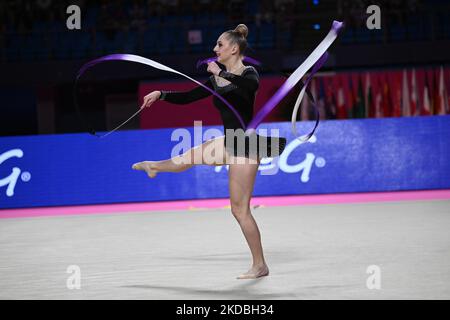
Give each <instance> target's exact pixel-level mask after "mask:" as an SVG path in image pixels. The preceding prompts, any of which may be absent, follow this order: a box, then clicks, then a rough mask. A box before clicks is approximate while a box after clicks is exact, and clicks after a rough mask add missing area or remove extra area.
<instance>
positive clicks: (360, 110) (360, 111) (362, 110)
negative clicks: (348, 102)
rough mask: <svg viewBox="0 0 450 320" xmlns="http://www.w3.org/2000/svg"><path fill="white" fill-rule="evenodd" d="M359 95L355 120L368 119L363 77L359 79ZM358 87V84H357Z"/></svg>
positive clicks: (357, 96)
mask: <svg viewBox="0 0 450 320" xmlns="http://www.w3.org/2000/svg"><path fill="white" fill-rule="evenodd" d="M357 83H358V94H357V95H356V103H355V108H354V117H355V118H365V117H366V106H365V105H364V92H363V86H362V83H361V77H358V81H357ZM355 85H356V83H355Z"/></svg>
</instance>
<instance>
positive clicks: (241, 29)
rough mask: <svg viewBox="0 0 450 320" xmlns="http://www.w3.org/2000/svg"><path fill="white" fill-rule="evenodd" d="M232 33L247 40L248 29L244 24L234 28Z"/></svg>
mask: <svg viewBox="0 0 450 320" xmlns="http://www.w3.org/2000/svg"><path fill="white" fill-rule="evenodd" d="M234 32H237V33H239V34H240V35H241V36H242V37H244V38H247V36H248V28H247V26H246V25H245V24H242V23H241V24H239V25H238V26H237V27H236V28H234Z"/></svg>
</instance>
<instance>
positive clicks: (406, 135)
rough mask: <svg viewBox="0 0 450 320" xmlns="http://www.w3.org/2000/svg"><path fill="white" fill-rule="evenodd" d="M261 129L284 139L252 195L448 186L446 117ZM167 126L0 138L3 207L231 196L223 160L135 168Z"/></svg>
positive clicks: (162, 149) (160, 144) (157, 146)
mask: <svg viewBox="0 0 450 320" xmlns="http://www.w3.org/2000/svg"><path fill="white" fill-rule="evenodd" d="M312 125H313V123H312V122H302V123H300V124H299V126H298V130H299V131H300V132H307V131H308V130H310V129H311V127H312ZM262 127H263V128H268V129H270V128H278V129H280V133H281V135H282V136H285V137H287V138H288V142H289V143H288V146H287V147H286V149H285V151H284V152H283V154H282V155H281V157H280V158H279V159H275V161H274V160H272V161H271V162H270V163H265V164H261V166H260V168H259V172H258V176H257V179H256V185H255V190H254V196H266V195H292V194H322V193H345V192H369V191H394V190H419V189H448V188H450V161H449V160H450V157H449V156H450V116H430V117H412V118H386V119H363V120H339V121H335V120H329V121H322V122H321V123H320V124H319V127H318V129H317V131H316V134H315V135H314V136H313V138H312V139H311V140H310V141H309V142H307V143H304V144H301V143H299V142H298V140H295V139H294V137H293V135H292V134H291V131H290V123H271V124H267V125H264V126H262ZM211 128H214V127H204V128H203V131H205V130H206V129H211ZM215 128H221V127H215ZM196 130H198V128H197V129H196ZM172 132H173V129H163V130H141V131H123V132H116V133H114V134H112V135H110V136H109V137H107V138H105V139H98V138H96V137H94V136H91V135H88V134H64V135H41V136H23V137H2V138H0V208H2V209H5V208H19V207H39V206H61V205H82V204H100V203H120V202H140V201H161V200H181V199H200V198H225V197H228V195H229V194H228V176H227V167H226V166H223V167H213V166H196V167H194V168H192V169H190V170H188V171H185V172H182V173H177V174H175V173H160V174H158V176H157V177H156V178H155V179H149V178H148V177H147V175H146V174H145V173H144V172H141V171H134V170H132V169H131V165H132V164H133V163H135V162H138V161H142V160H160V159H166V158H169V157H170V154H171V150H172V148H173V147H174V146H175V145H177V144H179V141H171V134H172ZM188 132H189V133H191V134H192V135H193V132H194V128H189V130H188ZM193 136H194V135H193ZM197 138H198V136H197ZM198 143H199V141H196V142H194V144H195V145H197V144H198ZM267 160H270V159H267Z"/></svg>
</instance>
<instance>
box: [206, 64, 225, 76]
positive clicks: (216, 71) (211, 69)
mask: <svg viewBox="0 0 450 320" xmlns="http://www.w3.org/2000/svg"><path fill="white" fill-rule="evenodd" d="M207 71H208V72H211V73H212V74H214V75H216V76H218V75H219V73H220V71H222V69H220V67H219V66H218V65H217V63H215V62H210V63H208V69H207Z"/></svg>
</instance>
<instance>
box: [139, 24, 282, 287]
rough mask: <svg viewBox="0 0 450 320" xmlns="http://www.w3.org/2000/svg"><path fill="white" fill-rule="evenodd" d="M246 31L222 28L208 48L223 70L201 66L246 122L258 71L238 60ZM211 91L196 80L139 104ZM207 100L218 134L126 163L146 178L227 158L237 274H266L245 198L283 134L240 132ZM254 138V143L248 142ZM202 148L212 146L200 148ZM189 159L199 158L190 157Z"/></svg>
mask: <svg viewBox="0 0 450 320" xmlns="http://www.w3.org/2000/svg"><path fill="white" fill-rule="evenodd" d="M247 35H248V28H247V26H246V25H244V24H239V25H238V26H237V27H236V28H235V29H234V30H228V31H226V32H224V33H222V34H221V35H220V37H219V38H218V40H217V43H216V46H215V47H214V52H215V54H216V55H217V62H219V63H220V64H222V65H223V66H224V67H225V68H226V70H222V69H221V68H220V67H219V65H218V64H217V63H215V62H209V63H208V68H207V71H208V72H210V73H211V74H212V75H211V76H210V77H209V78H208V80H207V81H206V82H204V85H206V86H207V87H208V88H210V89H212V90H214V91H215V92H217V93H218V94H220V95H221V96H223V97H224V98H225V99H226V101H228V102H229V103H231V105H233V106H234V107H235V109H236V110H237V111H238V112H239V114H240V116H241V117H242V120H243V121H244V122H245V124H246V125H247V124H248V123H249V122H250V121H251V119H252V116H253V105H254V102H255V96H256V92H257V90H258V87H259V74H258V72H257V71H256V69H255V68H254V67H253V66H245V65H244V64H243V58H244V53H245V50H246V49H247V46H248V44H247ZM211 95H212V94H211V92H209V91H207V90H206V89H204V88H203V87H201V86H198V87H195V88H194V89H192V90H190V91H185V92H174V91H153V92H151V93H149V94H148V95H146V96H145V97H144V101H143V104H142V107H141V108H146V107H150V105H151V104H153V103H154V102H155V101H157V100H163V101H166V102H169V103H173V104H188V103H191V102H193V101H197V100H200V99H203V98H206V97H209V96H211ZM213 103H214V106H215V107H216V108H217V109H218V110H219V112H220V115H221V118H222V121H223V126H224V132H225V133H226V134H225V135H224V136H221V137H218V138H214V139H210V140H207V141H206V142H204V143H203V144H201V145H199V146H196V147H193V148H192V149H190V150H188V151H187V152H185V153H183V154H181V155H179V156H176V157H173V158H171V159H167V160H162V161H143V162H138V163H135V164H133V166H132V168H133V169H134V170H142V171H145V172H146V173H147V175H148V176H149V177H150V178H154V177H155V176H156V175H157V173H158V172H182V171H185V170H187V169H189V168H191V167H192V166H194V165H196V164H206V165H224V164H228V165H229V171H228V178H229V192H230V203H231V212H232V214H233V216H234V217H235V218H236V220H237V222H238V223H239V225H240V227H241V229H242V232H243V233H244V236H245V239H246V241H247V243H248V246H249V247H250V251H251V254H252V258H253V263H252V266H251V268H250V269H249V270H248V271H247V272H246V273H243V274H241V275H239V276H238V277H237V279H255V278H259V277H263V276H267V275H269V268H268V266H267V263H266V261H265V258H264V253H263V248H262V244H261V235H260V231H259V229H258V225H257V224H256V221H255V219H254V218H253V216H252V213H251V210H250V199H251V196H252V193H253V187H254V183H255V178H256V173H257V171H258V166H259V164H260V161H261V158H263V157H275V156H278V155H279V154H281V153H282V151H283V150H284V148H285V145H286V139H285V138H283V137H280V138H273V139H272V138H271V137H263V139H261V137H262V136H260V135H257V134H256V133H254V134H253V136H257V139H255V140H253V139H252V138H251V137H252V135H250V136H249V135H245V134H244V130H245V128H243V127H242V124H241V123H240V121H239V120H238V117H236V115H235V114H234V113H233V112H232V110H231V109H230V108H228V107H227V106H226V105H225V104H224V103H223V102H222V101H221V100H220V99H218V98H217V97H216V96H214V97H213ZM239 138H241V140H244V144H242V143H240V142H239V141H237V140H239ZM254 141H256V147H254V146H255V144H254V143H252V142H254ZM236 142H237V143H236ZM242 146H244V147H243V148H242ZM263 149H264V150H263ZM206 150H213V152H205V151H206ZM194 159H200V161H193V160H194Z"/></svg>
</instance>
